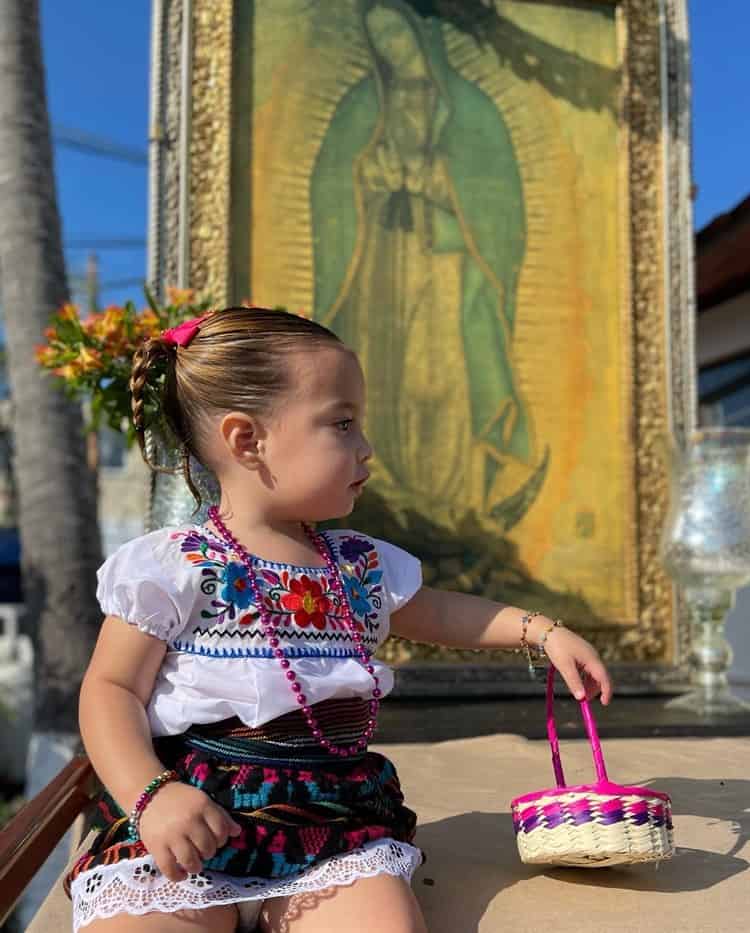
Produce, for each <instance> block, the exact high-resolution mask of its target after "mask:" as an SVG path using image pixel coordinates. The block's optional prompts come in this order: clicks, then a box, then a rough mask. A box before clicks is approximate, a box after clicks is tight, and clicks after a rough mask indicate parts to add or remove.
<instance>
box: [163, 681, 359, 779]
mask: <svg viewBox="0 0 750 933" xmlns="http://www.w3.org/2000/svg"><path fill="white" fill-rule="evenodd" d="M313 709H314V712H315V718H316V719H317V721H318V724H319V727H320V729H321V730H322V732H323V735H324V736H325V737H326V738H327V739H330V740H331V742H333V743H334V744H336V745H353V744H355V743H356V741H357V739H358V738H359V737H360V736H361V735H362V733H363V732H364V731H365V728H366V727H367V720H368V719H369V718H370V709H369V704H368V702H367V700H363V699H361V698H359V697H356V698H352V699H333V700H324V701H323V702H321V703H316V704H315V706H314V707H313ZM181 738H182V741H183V742H184V743H185V744H186V745H188V746H190V747H191V748H197V749H201V750H202V751H205V752H208V753H209V754H211V755H215V756H216V757H218V758H223V759H225V760H227V761H241V762H247V763H268V764H272V763H274V764H281V765H284V764H287V765H292V766H298V765H301V764H322V763H324V764H326V765H331V766H335V765H339V764H341V765H346V764H347V763H351V762H352V761H357V760H358V759H360V758H362V757H364V755H365V754H366V749H363V750H361V751H359V752H357V753H356V754H350V755H349V756H348V757H346V758H343V759H342V758H339V757H338V756H337V755H331V753H330V752H328V751H326V749H325V748H323V747H322V746H321V745H320V744H319V742H318V741H317V740H316V739H315V737H314V736H313V735H312V733H311V731H310V726H309V725H308V724H307V721H306V719H305V717H304V715H303V713H302V711H301V710H294V711H293V712H291V713H286V714H285V715H283V716H279V717H278V718H277V719H272V720H271V721H270V722H266V723H263V725H261V726H248V725H245V723H243V722H242V721H241V720H240V719H237V718H236V717H234V718H232V719H224V720H222V721H221V722H217V723H210V724H209V725H203V726H193V727H192V728H191V729H189V730H188V731H187V732H186V733H185V734H184V735H183V736H181Z"/></svg>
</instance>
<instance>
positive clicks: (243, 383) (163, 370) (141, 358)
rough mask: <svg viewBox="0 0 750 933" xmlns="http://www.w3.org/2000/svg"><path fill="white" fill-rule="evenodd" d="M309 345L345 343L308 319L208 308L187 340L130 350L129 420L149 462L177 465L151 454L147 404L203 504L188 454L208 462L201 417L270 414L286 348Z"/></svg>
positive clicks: (282, 382) (281, 383)
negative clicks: (172, 441)
mask: <svg viewBox="0 0 750 933" xmlns="http://www.w3.org/2000/svg"><path fill="white" fill-rule="evenodd" d="M311 344H318V345H323V344H337V345H339V346H343V344H342V343H341V341H340V340H339V338H338V337H337V336H336V335H335V334H334V333H333V332H332V331H330V330H328V328H327V327H323V325H322V324H318V323H316V322H315V321H311V320H309V319H308V318H304V317H300V316H299V315H296V314H290V313H288V312H287V311H281V310H270V309H268V308H247V307H231V308H225V309H224V310H222V311H215V312H213V313H211V314H209V316H208V317H207V318H206V319H205V320H204V321H203V322H202V324H201V325H200V329H199V330H198V332H197V333H196V335H195V336H194V337H193V338H192V340H191V341H190V343H189V344H188V345H187V346H185V347H178V346H175V345H174V344H173V343H170V342H168V341H166V340H164V339H163V338H162V337H161V336H159V337H152V338H150V339H148V340H146V341H145V342H144V344H143V346H142V347H140V348H139V349H138V350H137V351H136V352H135V354H134V356H133V370H132V373H131V376H130V391H131V395H132V401H131V406H132V413H133V425H134V427H135V430H136V436H137V438H138V443H139V446H140V448H141V454H142V456H143V459H144V460H145V461H146V463H147V464H148V466H149V467H150V468H151V469H152V470H155V471H160V472H175V470H174V469H172V468H168V467H164V466H163V465H161V464H159V463H156V462H155V461H154V460H152V459H151V458H150V457H149V453H148V449H147V444H146V437H145V429H146V428H147V427H148V426H149V424H147V419H146V411H147V407H148V408H149V414H150V413H151V408H152V407H155V408H156V410H157V415H156V419H155V420H156V422H157V424H158V423H159V417H160V416H161V417H162V418H163V421H164V422H166V425H167V427H168V429H169V430H170V431H171V432H172V433H173V434H174V435H175V438H176V439H177V441H178V443H179V445H180V447H181V455H182V472H183V475H184V477H185V481H186V483H187V485H188V487H189V488H190V491H191V492H192V493H193V495H194V496H195V498H196V501H197V502H198V504H200V495H199V493H198V491H197V489H196V488H195V485H194V484H193V481H192V478H191V476H190V455H191V454H192V455H193V456H194V457H195V458H196V459H197V460H199V461H200V462H201V463H203V464H204V465H207V464H206V452H205V451H203V450H201V447H202V441H203V432H202V427H203V425H202V419H203V418H205V416H206V415H211V414H218V413H219V412H222V411H242V412H246V413H247V414H251V415H261V416H262V415H268V414H269V413H270V412H271V411H272V410H273V409H274V406H275V405H276V403H277V402H278V400H279V397H280V396H281V395H282V393H283V392H284V391H285V390H287V389H289V388H290V387H291V383H292V377H291V372H290V369H289V366H288V365H287V363H286V361H285V355H286V354H287V353H289V352H290V351H293V350H298V349H304V348H307V347H309V346H310V345H311ZM161 376H163V379H161V378H159V377H161ZM151 420H152V419H151V418H149V421H150V422H151Z"/></svg>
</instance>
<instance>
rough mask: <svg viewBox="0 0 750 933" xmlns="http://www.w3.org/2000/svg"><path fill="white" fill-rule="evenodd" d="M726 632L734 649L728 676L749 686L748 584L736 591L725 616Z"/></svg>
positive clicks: (749, 617)
mask: <svg viewBox="0 0 750 933" xmlns="http://www.w3.org/2000/svg"><path fill="white" fill-rule="evenodd" d="M726 634H727V639H728V641H729V644H730V645H731V646H732V650H733V651H734V662H733V663H732V668H731V670H730V672H729V678H730V680H731V681H732V682H733V683H736V684H743V685H748V686H750V586H746V587H745V588H744V589H741V590H739V591H738V592H737V602H736V603H735V606H734V609H732V611H731V612H730V613H729V615H728V617H727V625H726Z"/></svg>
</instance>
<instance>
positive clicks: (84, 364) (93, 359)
mask: <svg viewBox="0 0 750 933" xmlns="http://www.w3.org/2000/svg"><path fill="white" fill-rule="evenodd" d="M73 362H74V363H78V365H79V367H80V371H81V372H82V373H86V372H91V371H92V370H94V369H101V368H102V355H101V353H100V352H99V351H98V350H94V349H92V348H91V347H81V349H80V350H79V351H78V357H77V358H76V359H75V360H73Z"/></svg>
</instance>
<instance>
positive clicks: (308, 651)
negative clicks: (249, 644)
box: [170, 641, 357, 659]
mask: <svg viewBox="0 0 750 933" xmlns="http://www.w3.org/2000/svg"><path fill="white" fill-rule="evenodd" d="M170 647H171V648H173V649H174V650H175V651H180V652H182V653H183V654H199V655H201V656H202V657H206V658H268V659H270V658H272V657H273V652H272V651H271V649H270V648H257V649H255V650H249V651H248V650H245V651H242V650H241V649H239V648H222V649H219V648H215V649H214V648H206V646H205V645H191V644H189V643H187V642H179V641H174V642H172V643H171V645H170ZM356 656H357V654H356V652H355V651H353V650H347V649H345V648H331V649H329V650H328V651H325V650H323V649H322V648H318V649H317V650H315V649H313V648H296V647H294V646H293V645H292V646H290V647H289V648H288V649H287V657H290V658H355V657H356Z"/></svg>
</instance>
